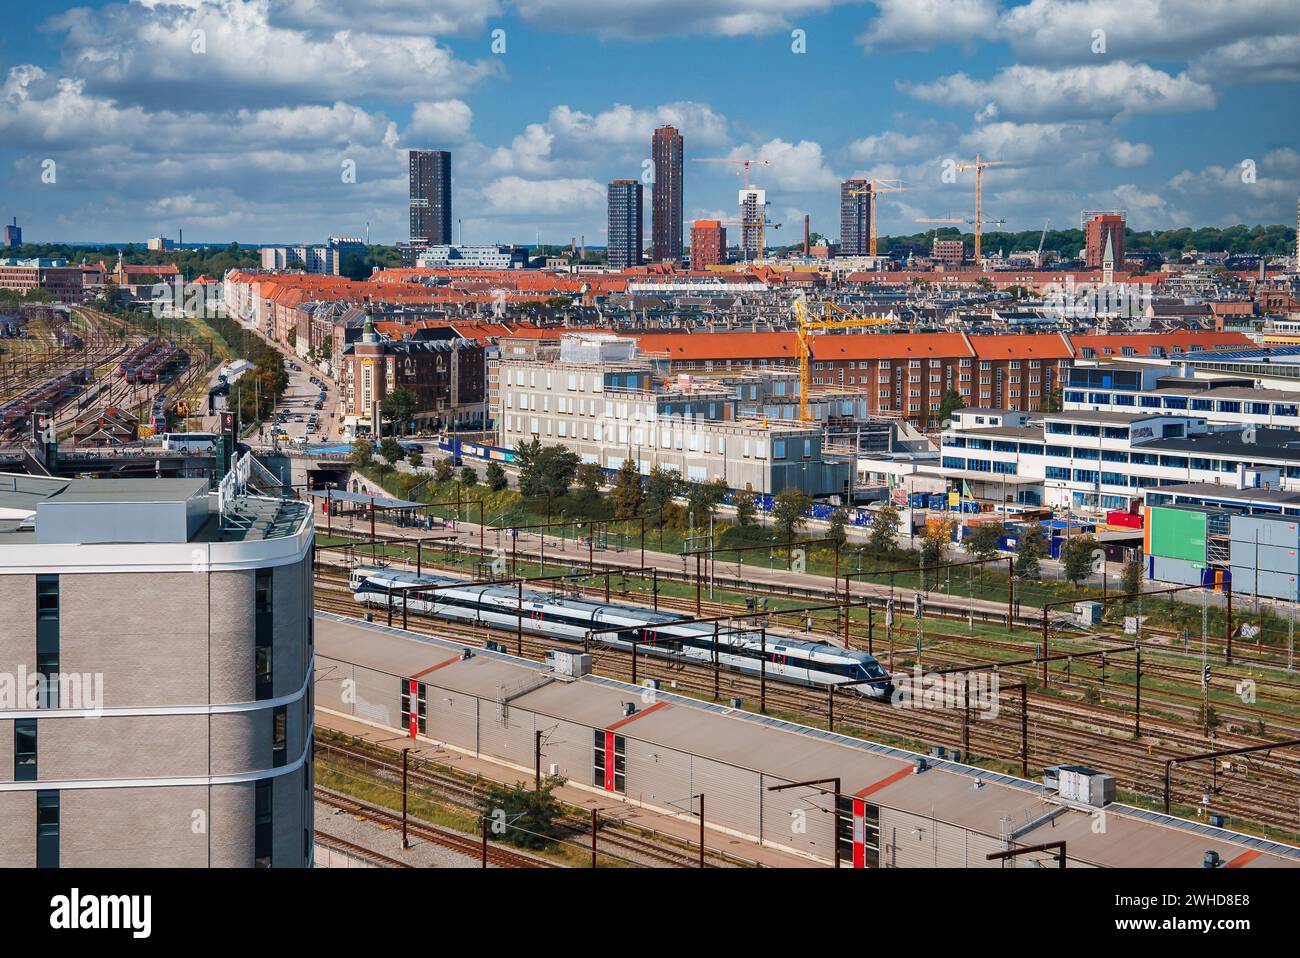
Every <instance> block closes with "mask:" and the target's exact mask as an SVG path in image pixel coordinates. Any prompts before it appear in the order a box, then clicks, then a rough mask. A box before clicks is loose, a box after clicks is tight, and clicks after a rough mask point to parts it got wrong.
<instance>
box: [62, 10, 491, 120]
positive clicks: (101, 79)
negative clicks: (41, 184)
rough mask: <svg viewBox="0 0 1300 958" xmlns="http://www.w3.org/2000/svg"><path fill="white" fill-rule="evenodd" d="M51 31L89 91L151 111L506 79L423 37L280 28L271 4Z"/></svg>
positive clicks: (122, 17)
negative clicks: (60, 36)
mask: <svg viewBox="0 0 1300 958" xmlns="http://www.w3.org/2000/svg"><path fill="white" fill-rule="evenodd" d="M49 26H50V28H51V29H52V30H54V31H56V32H61V33H63V34H64V39H63V56H64V61H65V63H66V64H67V66H68V67H69V68H70V69H71V71H72V72H73V73H74V74H75V75H77V76H79V77H80V78H82V79H84V80H85V81H86V88H87V89H88V90H92V91H95V92H104V93H109V94H111V95H113V96H116V97H118V98H120V99H122V100H125V101H127V102H137V103H143V104H147V105H158V104H193V103H198V102H201V103H208V104H212V103H216V104H217V105H223V104H231V105H233V104H239V105H248V104H262V103H271V102H285V101H286V100H298V101H302V100H308V101H315V102H320V101H322V100H325V101H329V100H333V99H341V98H349V99H351V98H363V97H369V98H375V99H381V100H394V101H397V100H405V101H414V100H420V99H424V98H425V97H427V96H428V92H429V91H430V90H437V91H438V92H439V93H440V94H441V95H444V96H451V95H455V94H458V93H463V92H464V91H466V90H468V89H470V88H472V87H473V86H474V85H476V84H477V83H478V82H479V81H481V80H482V79H484V78H485V77H488V76H493V75H498V74H500V73H501V72H502V64H501V63H500V61H499V59H498V58H494V57H491V56H488V57H486V58H485V59H483V60H479V61H477V62H474V63H467V62H463V61H460V60H457V59H456V58H455V57H454V56H453V55H452V54H451V52H450V51H449V50H448V49H446V48H444V47H441V46H439V45H438V43H437V42H436V41H435V40H434V39H432V38H431V37H428V36H423V35H421V36H415V35H409V36H398V35H392V34H382V33H366V32H364V31H353V30H338V31H336V32H334V33H332V34H329V35H327V36H316V35H313V34H310V33H308V32H305V31H300V30H293V29H288V28H285V27H280V26H276V25H274V24H273V23H272V22H271V16H270V0H191V2H188V3H182V4H177V3H168V4H153V5H149V6H146V5H142V4H130V5H122V4H114V5H110V6H107V7H103V8H100V9H94V10H92V9H88V8H85V7H79V8H76V9H73V10H70V11H68V12H67V13H65V14H62V15H61V16H58V17H55V18H53V19H52V20H51V21H50V24H49ZM485 53H486V50H485Z"/></svg>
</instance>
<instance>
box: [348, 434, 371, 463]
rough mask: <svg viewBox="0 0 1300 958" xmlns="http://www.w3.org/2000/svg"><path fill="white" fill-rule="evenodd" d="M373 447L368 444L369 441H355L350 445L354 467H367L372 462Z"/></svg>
mask: <svg viewBox="0 0 1300 958" xmlns="http://www.w3.org/2000/svg"><path fill="white" fill-rule="evenodd" d="M374 457H375V447H374V446H372V445H371V444H370V440H369V439H357V440H356V441H354V442H353V443H352V464H353V465H354V466H368V465H370V463H371V462H373V461H374Z"/></svg>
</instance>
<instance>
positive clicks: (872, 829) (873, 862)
mask: <svg viewBox="0 0 1300 958" xmlns="http://www.w3.org/2000/svg"><path fill="white" fill-rule="evenodd" d="M864 825H865V826H866V827H865V830H864V834H863V836H862V844H863V847H864V849H865V851H866V862H865V864H866V866H867V867H868V868H879V867H880V806H879V805H871V804H868V805H867V806H866V816H865V820H864Z"/></svg>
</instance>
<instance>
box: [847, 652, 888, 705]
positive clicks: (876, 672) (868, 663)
mask: <svg viewBox="0 0 1300 958" xmlns="http://www.w3.org/2000/svg"><path fill="white" fill-rule="evenodd" d="M837 651H838V652H840V654H841V655H843V656H845V657H846V658H850V659H853V660H855V662H856V665H857V671H858V675H859V676H860V680H859V681H858V682H855V683H853V684H852V685H851V686H850V687H851V688H852V689H853V691H855V692H857V693H858V694H859V695H862V696H864V697H866V698H869V699H883V700H884V701H886V702H887V701H889V700H890V699H891V698H893V695H894V680H893V679H892V678H891V677H890V674H889V673H888V672H886V671H885V669H884V666H882V665H881V664H880V663H879V662H877V661H876V657H875V656H874V655H868V654H867V653H866V652H845V651H843V650H842V649H840V650H837Z"/></svg>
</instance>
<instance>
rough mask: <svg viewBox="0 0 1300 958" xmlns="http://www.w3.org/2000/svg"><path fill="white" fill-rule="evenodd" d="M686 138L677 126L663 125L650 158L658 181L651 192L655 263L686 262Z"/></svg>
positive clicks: (653, 139)
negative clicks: (683, 255)
mask: <svg viewBox="0 0 1300 958" xmlns="http://www.w3.org/2000/svg"><path fill="white" fill-rule="evenodd" d="M683 143H684V141H683V139H682V135H681V133H679V132H678V131H677V128H676V127H675V126H661V127H659V128H658V129H656V130H655V132H654V137H653V138H652V139H651V143H650V156H651V158H652V159H653V160H654V170H655V182H654V188H653V190H652V191H651V205H652V207H653V210H652V214H653V222H652V224H651V231H652V233H651V240H652V242H653V243H654V257H655V261H656V262H659V263H662V262H665V261H666V262H670V263H680V262H681V261H682V200H683V196H684V181H683V177H684V175H685V169H684V162H683V161H684V156H683V152H684V151H683Z"/></svg>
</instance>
